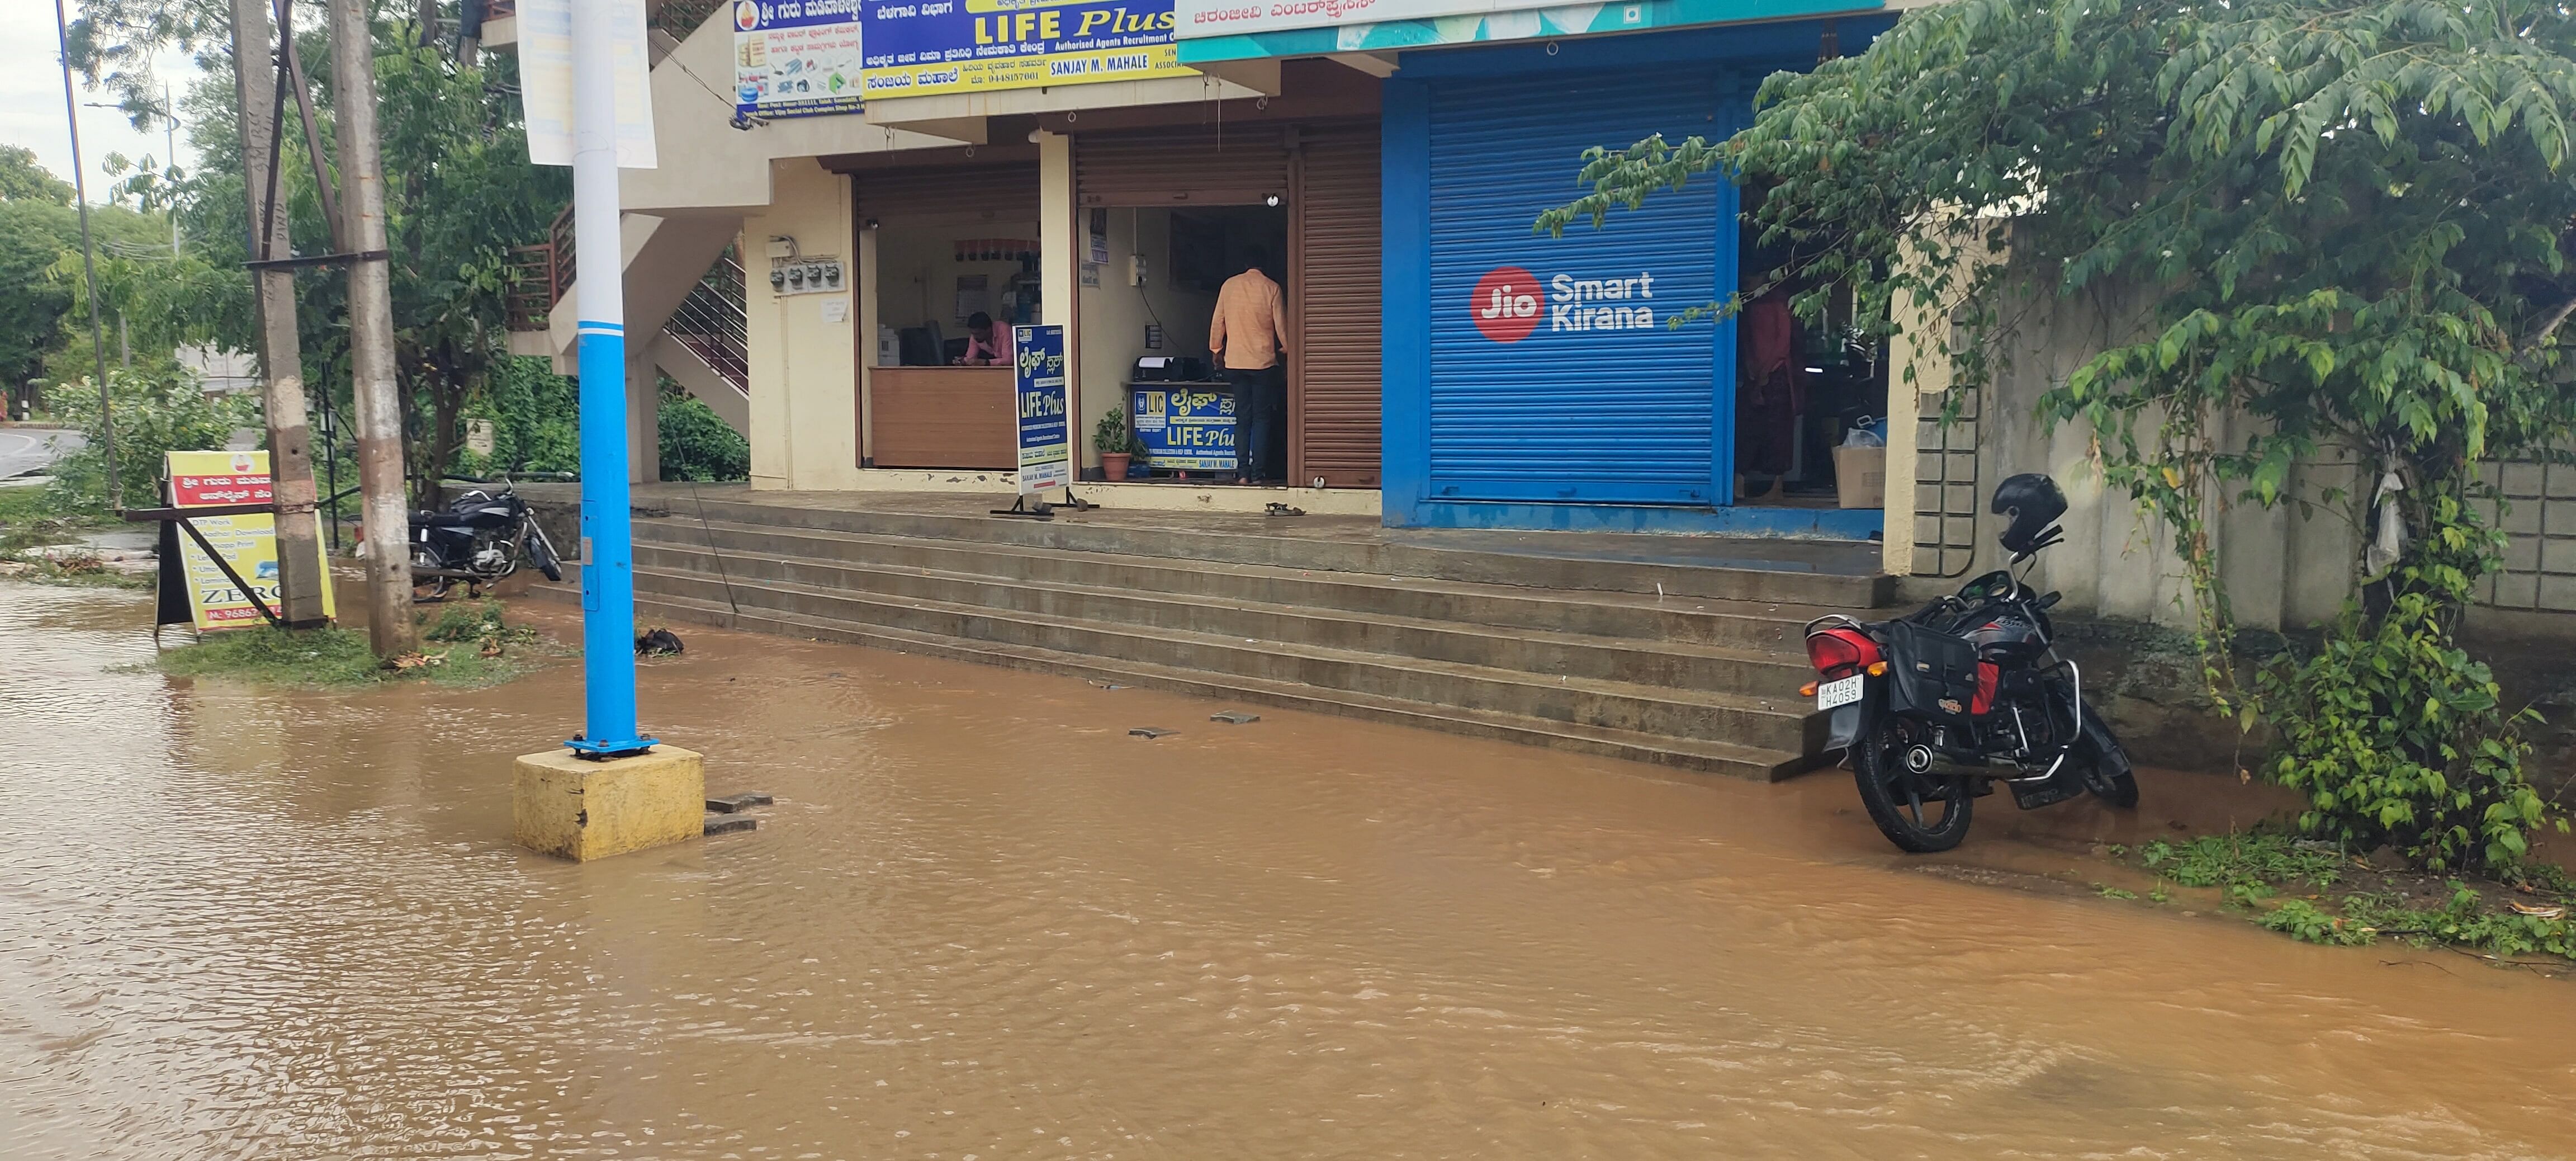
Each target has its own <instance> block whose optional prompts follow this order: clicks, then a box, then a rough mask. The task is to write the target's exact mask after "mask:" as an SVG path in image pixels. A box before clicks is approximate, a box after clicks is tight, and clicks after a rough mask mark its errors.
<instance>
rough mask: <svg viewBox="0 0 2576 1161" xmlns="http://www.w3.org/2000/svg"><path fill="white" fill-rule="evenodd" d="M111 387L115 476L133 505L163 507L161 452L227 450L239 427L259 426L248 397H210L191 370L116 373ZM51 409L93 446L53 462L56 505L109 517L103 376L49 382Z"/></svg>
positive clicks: (112, 373)
mask: <svg viewBox="0 0 2576 1161" xmlns="http://www.w3.org/2000/svg"><path fill="white" fill-rule="evenodd" d="M107 384H108V397H109V402H110V403H111V404H112V405H113V406H114V408H115V420H116V425H115V439H116V474H117V476H118V477H119V478H120V479H122V480H123V482H124V484H125V503H126V505H127V506H128V507H136V508H141V507H151V506H155V505H157V504H159V502H160V494H161V490H160V479H161V469H162V453H164V452H173V451H217V450H221V449H222V448H223V446H224V444H225V443H226V442H227V441H229V440H230V439H231V438H232V435H233V432H234V431H236V430H238V429H241V428H245V427H253V426H256V425H257V424H258V423H259V410H258V406H257V405H256V404H255V403H254V402H253V401H252V400H251V398H250V397H249V396H246V395H208V394H206V393H205V392H204V391H203V390H201V389H199V387H198V384H197V379H196V377H195V376H194V375H191V374H189V373H187V372H185V371H147V370H144V369H143V368H140V367H138V368H135V369H133V370H130V371H127V370H110V371H109V372H108V373H107ZM45 406H46V407H47V408H48V409H50V410H51V411H52V412H53V413H54V414H55V415H57V416H59V417H61V418H62V420H63V421H64V422H65V423H67V424H69V425H71V426H73V427H76V428H79V429H80V432H81V434H82V435H85V436H87V437H89V446H87V447H84V448H82V449H81V450H79V451H76V452H73V453H72V454H70V455H68V456H65V457H63V458H62V459H61V460H58V461H56V462H55V464H54V468H53V475H54V483H53V490H54V501H55V503H56V504H57V506H58V507H59V508H60V509H61V510H62V511H64V512H66V513H69V514H74V515H91V516H97V515H102V514H104V513H105V512H106V511H107V508H108V500H109V496H108V487H107V449H106V434H107V431H106V429H107V424H106V423H105V422H104V421H103V420H102V417H101V415H100V413H99V407H98V382H97V380H96V379H81V380H79V381H77V382H69V383H56V384H53V385H51V386H48V387H47V388H46V389H45Z"/></svg>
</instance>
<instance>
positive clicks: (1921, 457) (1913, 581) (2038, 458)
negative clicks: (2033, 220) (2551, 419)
mask: <svg viewBox="0 0 2576 1161" xmlns="http://www.w3.org/2000/svg"><path fill="white" fill-rule="evenodd" d="M2151 305H2152V304H2151V302H2150V301H2149V300H2148V299H2147V297H2146V296H2145V294H2144V293H2142V292H2092V293H2087V294H2084V295H2080V296H2077V297H2074V298H2061V297H2059V296H2058V295H2057V294H2056V293H2055V292H2054V289H2053V288H2051V287H2044V286H2042V287H2023V288H2022V289H2021V291H2020V292H2019V293H2018V294H2015V295H2013V296H2012V297H2011V299H2010V302H2009V305H2008V306H2007V307H2006V308H2005V317H2004V322H2003V326H2002V328H2001V330H2000V332H1999V333H1998V335H1997V336H1996V346H1995V347H1994V348H1993V349H1992V351H1991V355H1992V356H1994V357H1999V358H2000V359H2001V360H2002V361H2003V362H2002V365H2001V367H2000V369H1999V371H1998V372H1997V374H1996V375H1995V379H1994V382H1992V383H1989V384H1987V385H1986V386H1985V387H1984V388H1983V390H1982V391H1980V392H1978V393H1977V395H1976V396H1975V397H1973V398H1968V399H1964V400H1962V401H1961V402H1962V406H1961V408H1960V411H1961V413H1962V415H1963V416H1965V417H1966V419H1965V422H1963V423H1960V424H1958V425H1955V426H1953V427H1951V428H1949V429H1948V431H1947V432H1946V433H1945V432H1944V429H1943V426H1942V424H1941V423H1940V422H1939V421H1938V419H1937V418H1932V417H1934V416H1937V415H1938V414H1939V411H1940V407H1941V404H1942V397H1941V394H1940V392H1941V391H1942V390H1946V389H1948V388H1949V386H1950V384H1949V381H1948V368H1947V365H1946V360H1945V359H1941V358H1930V359H1923V360H1921V361H1920V362H1918V363H1917V368H1918V372H1917V384H1918V389H1929V390H1928V391H1927V393H1926V394H1923V395H1922V396H1921V397H1920V399H1921V403H1922V414H1923V415H1924V416H1926V418H1924V419H1922V420H1920V421H1919V422H1918V423H1917V424H1915V426H1914V429H1913V431H1912V433H1911V434H1912V437H1913V438H1912V439H1911V440H1910V441H1904V442H1907V443H1909V444H1911V445H1912V446H1909V447H1907V448H1906V449H1905V450H1904V452H1903V453H1900V452H1899V451H1898V450H1897V449H1896V448H1894V447H1891V449H1890V452H1889V464H1888V478H1889V480H1890V481H1891V483H1892V482H1893V481H1896V480H1901V479H1905V478H1907V476H1906V475H1900V474H1899V465H1900V463H1901V462H1906V461H1910V462H1911V463H1912V468H1911V471H1910V475H1911V478H1912V479H1913V480H1914V481H1915V485H1914V488H1913V493H1914V498H1913V502H1914V506H1915V507H1914V511H1913V512H1906V511H1903V510H1900V509H1897V508H1891V509H1890V511H1889V513H1888V528H1889V530H1890V537H1889V539H1890V541H1891V544H1890V545H1889V548H1888V553H1887V556H1888V562H1889V571H1890V572H1893V573H1896V575H1898V576H1900V577H1907V578H1910V579H1909V581H1908V583H1907V585H1906V595H1907V596H1908V597H1909V598H1913V599H1921V598H1924V597H1928V596H1930V595H1933V594H1935V593H1940V592H1947V591H1949V590H1950V589H1952V588H1954V587H1956V585H1957V584H1958V582H1959V581H1960V579H1961V578H1964V577H1968V576H1974V575H1976V574H1978V573H1981V572H1984V571H1986V570H1989V569H1995V568H2002V567H2004V566H2005V564H2006V554H2005V553H2004V552H2003V550H2002V549H2001V547H1999V546H1998V545H1997V544H1996V543H1995V541H1994V537H1995V535H1996V533H1997V532H1998V531H2000V529H2001V524H2000V522H1999V519H1998V518H1997V517H1995V516H1993V515H1991V514H1989V513H1988V512H1987V511H1986V508H1987V505H1988V504H1989V503H1990V502H1991V500H1992V497H1993V494H1994V490H1995V486H1996V485H1997V484H1998V483H2000V482H2002V481H2003V480H2004V479H2005V478H2006V477H2008V476H2012V475H2016V474H2019V473H2022V472H2044V473H2047V474H2048V475H2050V476H2052V477H2054V478H2055V479H2056V480H2057V483H2058V486H2059V487H2060V488H2061V489H2063V490H2064V491H2065V493H2066V498H2067V503H2068V510H2067V513H2066V516H2065V518H2064V519H2063V520H2062V521H2061V522H2060V523H2061V524H2062V525H2063V526H2064V528H2065V530H2066V540H2065V543H2063V544H2060V545H2058V546H2056V547H2054V548H2051V549H2049V550H2047V551H2046V552H2044V553H2042V554H2041V556H2040V558H2039V560H2038V562H2037V564H2036V566H2035V567H2034V568H2033V570H2032V571H2031V573H2030V582H2031V583H2032V584H2033V585H2035V586H2037V587H2039V588H2041V589H2042V590H2047V589H2056V590H2059V591H2060V592H2063V593H2064V594H2065V599H2064V603H2063V605H2062V606H2061V607H2062V608H2064V609H2065V610H2067V611H2069V612H2072V613H2077V614H2082V615H2087V616H2101V617H2115V618H2121V619H2125V620H2135V621H2147V622H2153V623H2157V624H2163V625H2171V626H2175V627H2181V628H2189V627H2191V626H2193V625H2195V624H2196V623H2197V622H2198V619H2199V613H2198V609H2197V606H2196V604H2195V601H2194V598H2193V595H2192V593H2191V586H2190V582H2189V579H2188V576H2187V575H2186V573H2185V570H2184V567H2183V564H2182V559H2181V557H2180V556H2179V555H2178V554H2177V553H2176V552H2175V551H2174V548H2173V536H2172V533H2171V531H2170V530H2169V529H2168V528H2167V526H2166V525H2165V523H2164V522H2163V521H2162V520H2161V519H2160V518H2157V517H2155V516H2153V515H2151V514H2147V513H2143V512H2141V511H2140V510H2139V509H2138V507H2137V505H2136V503H2135V501H2133V500H2131V499H2130V498H2129V494H2128V491H2127V489H2125V488H2121V487H2114V486H2111V485H2109V484H2108V482H2107V481H2106V480H2105V478H2104V476H2103V473H2102V471H2101V467H2100V462H2099V458H2098V455H2097V453H2096V450H2095V443H2094V437H2093V432H2092V430H2091V429H2090V427H2089V426H2087V425H2085V424H2083V423H2081V422H2069V423H2052V422H2051V421H2049V420H2047V419H2046V418H2044V417H2043V416H2042V415H2041V414H2040V410H2039V404H2040V400H2041V398H2042V397H2043V396H2044V395H2046V393H2047V392H2049V391H2050V390H2052V389H2054V388H2056V387H2057V386H2059V385H2061V384H2064V383H2065V382H2066V381H2067V379H2068V377H2069V376H2071V375H2072V374H2073V373H2074V371H2075V369H2076V368H2077V367H2079V366H2081V365H2083V363H2084V362H2085V361H2086V360H2088V359H2090V358H2091V357H2092V356H2093V355H2094V354H2095V353H2097V352H2099V351H2101V350H2103V349H2104V348H2105V347H2108V346H2111V345H2113V344H2116V343H2123V342H2129V341H2133V339H2134V337H2135V336H2136V335H2137V334H2139V333H2140V331H2141V328H2143V327H2144V326H2145V325H2146V324H2147V322H2148V319H2149V310H2150V308H2151ZM1937 325H1938V326H1939V327H1940V328H1941V329H1944V330H1946V325H1947V320H1946V319H1943V320H1942V321H1941V322H1940V323H1939V324H1937ZM1923 329H1924V331H1925V332H1927V333H1928V332H1929V331H1931V330H1932V329H1933V327H1932V326H1929V325H1927V326H1926V327H1924V328H1923ZM1909 346H1910V347H1911V348H1912V353H1914V354H1916V355H1921V354H1924V353H1927V352H1928V351H1929V349H1930V344H1929V343H1928V342H1925V341H1924V340H1922V339H1920V338H1914V339H1911V340H1910V342H1909V343H1907V344H1899V345H1898V346H1897V348H1896V349H1897V350H1898V351H1904V350H1906V349H1907V347H1909ZM1902 365H1903V364H1901V363H1900V364H1894V366H1897V367H1900V368H1901V367H1902ZM1899 374H1900V375H1901V371H1900V373H1899ZM1892 377H1895V376H1892ZM1900 390H1901V388H1900ZM2148 434H2149V433H2144V432H2142V433H2141V439H2142V440H2143V439H2145V438H2147V437H2148ZM1945 439H1946V440H1947V441H1948V443H1949V445H1950V446H1952V447H1957V448H1962V449H1965V450H1962V451H1961V452H1959V453H1957V454H1951V455H1940V454H1936V453H1935V451H1934V450H1933V449H1935V448H1937V447H1938V446H1939V445H1940V444H1941V443H1942V441H1944V440H1945ZM1895 442H1898V441H1895V440H1891V443H1892V444H1893V443H1895ZM2294 486H2295V488H2296V489H2297V490H2299V491H2300V492H2301V493H2302V494H2303V495H2305V496H2306V497H2307V498H2309V499H2311V500H2316V499H2319V498H2321V497H2322V495H2323V494H2324V492H2325V491H2326V490H2327V489H2329V488H2338V487H2340V488H2346V489H2349V488H2350V487H2351V486H2352V473H2351V471H2350V469H2348V468H2341V467H2338V466H2336V465H2333V464H2316V465H2312V466H2309V467H2307V468H2304V469H2302V470H2301V471H2300V473H2299V474H2298V476H2297V477H2296V479H2295V481H2294ZM1890 493H1891V495H1890V501H1891V503H1902V502H1903V500H1902V496H1903V492H1902V491H1900V490H1899V489H1897V488H1895V487H1893V486H1891V488H1890ZM1943 511H1947V512H1950V513H1953V514H1958V513H1969V514H1972V515H1968V516H1959V515H1953V516H1952V517H1950V518H1947V519H1944V518H1940V517H1936V516H1928V515H1917V513H1935V512H1943ZM2214 516H2215V519H2214V521H2213V534H2214V538H2215V541H2216V543H2217V545H2218V549H2219V553H2220V556H2221V573H2220V580H2221V583H2222V585H2223V586H2224V588H2225V590H2226V592H2227V596H2228V600H2229V602H2230V604H2231V606H2232V608H2233V611H2234V613H2235V617H2236V621H2237V623H2238V624H2239V625H2240V626H2243V627H2245V628H2252V629H2298V628H2304V627H2306V626H2308V625H2311V624H2314V623H2315V622H2317V621H2320V620H2323V619H2326V618H2328V617H2331V616H2333V615H2334V613H2335V611H2336V609H2337V608H2338V607H2340V605H2341V604H2342V602H2343V600H2344V597H2345V594H2346V593H2347V592H2348V591H2349V589H2350V582H2351V579H2352V568H2353V561H2354V560H2355V559H2356V557H2357V553H2358V551H2359V542H2358V540H2357V539H2356V537H2355V536H2354V533H2353V531H2352V528H2351V525H2350V524H2349V523H2348V522H2347V520H2346V518H2345V512H2344V510H2343V509H2342V508H2341V507H2340V506H2322V505H2321V506H2318V507H2316V508H2315V509H2314V510H2313V512H2312V513H2303V512H2302V511H2301V510H2300V508H2299V507H2298V506H2297V505H2294V504H2293V505H2283V506H2280V507H2275V508H2264V507H2261V506H2259V505H2253V504H2231V505H2228V506H2227V507H2225V508H2224V509H2223V510H2220V511H2218V512H2216V513H2214ZM1909 524H1910V525H1911V526H1912V528H1913V532H1914V534H1913V536H1912V537H1911V538H1910V539H1911V540H1912V541H1913V543H1911V544H1909V545H1907V546H1905V547H1904V548H1903V549H1902V550H1900V549H1899V548H1898V547H1897V546H1896V545H1895V544H1894V543H1893V541H1894V540H1895V539H1897V536H1896V533H1897V532H1898V530H1900V529H1904V528H1906V527H1907V526H1908V525H1909ZM1900 564H1902V566H1903V567H1902V568H1900V567H1899V566H1900Z"/></svg>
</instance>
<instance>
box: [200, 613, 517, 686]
mask: <svg viewBox="0 0 2576 1161" xmlns="http://www.w3.org/2000/svg"><path fill="white" fill-rule="evenodd" d="M423 619H424V620H426V621H427V624H426V625H425V626H424V627H423V629H422V632H421V646H422V648H421V651H420V652H418V653H415V654H412V655H411V656H409V657H401V658H396V659H395V660H393V661H392V662H389V663H388V662H379V661H378V660H376V655H375V653H374V652H373V651H372V650H370V649H369V648H368V646H367V635H366V634H364V633H361V632H358V631H355V630H351V629H342V628H338V627H332V628H326V629H306V630H301V631H289V630H285V629H277V628H271V627H269V626H266V625H262V626H259V627H257V628H252V629H227V630H225V631H223V632H220V633H209V634H207V635H205V637H204V638H202V639H201V640H199V641H198V642H197V643H196V644H194V645H187V646H182V647H180V648H177V649H171V650H166V651H164V652H163V653H162V654H161V657H160V665H161V671H162V672H164V673H168V674H172V675H175V676H179V677H209V678H221V679H226V680H233V681H245V682H251V683H254V684H260V685H285V686H298V687H304V688H322V689H348V688H359V687H366V686H374V685H384V684H388V683H393V682H404V681H428V682H431V683H433V684H437V685H445V686H457V687H464V688H473V687H478V686H486V685H498V684H500V683H502V682H505V681H509V680H511V679H512V678H515V677H518V676H519V675H521V674H523V673H526V672H528V671H529V670H532V669H535V668H538V667H540V666H542V665H544V664H545V663H546V662H547V661H549V660H551V659H553V658H554V657H555V656H557V655H558V653H559V651H558V650H556V649H555V648H553V647H552V646H551V645H549V644H548V643H547V642H546V641H545V640H544V639H543V638H542V637H540V636H539V635H538V634H537V631H536V630H535V629H532V628H530V627H528V626H525V625H512V624H510V623H509V622H508V621H506V620H505V619H504V618H503V616H502V610H501V605H500V602H498V601H477V602H470V603H467V602H461V603H457V604H451V605H447V606H444V607H442V608H440V609H439V610H438V611H437V612H436V614H435V615H434V616H428V617H424V618H423Z"/></svg>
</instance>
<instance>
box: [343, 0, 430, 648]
mask: <svg viewBox="0 0 2576 1161" xmlns="http://www.w3.org/2000/svg"><path fill="white" fill-rule="evenodd" d="M372 8H373V5H371V4H369V3H368V2H367V0H331V80H332V84H333V88H334V96H335V97H336V98H337V100H336V102H335V108H336V111H337V114H338V116H337V118H336V120H335V128H337V129H338V131H339V138H340V184H341V186H342V187H343V188H342V189H341V191H340V192H341V197H340V214H341V219H340V220H341V222H342V229H341V230H340V240H341V244H342V245H344V246H347V247H349V252H348V253H347V254H346V257H347V259H348V262H349V362H350V365H351V368H352V370H353V372H354V379H355V386H356V390H355V393H354V394H355V400H356V403H357V407H356V411H357V413H358V415H357V419H358V490H359V494H360V496H361V498H362V502H361V508H360V510H361V511H362V512H363V513H364V514H365V515H364V517H363V519H364V521H365V530H366V535H365V539H364V543H365V545H366V554H367V640H368V643H369V644H371V645H373V646H374V647H375V651H376V656H378V657H380V658H384V659H386V660H389V661H390V660H392V659H394V658H397V657H402V656H405V655H408V654H412V653H417V652H419V651H420V633H419V630H417V629H415V628H414V627H413V626H412V623H411V592H412V590H411V549H410V545H409V540H410V537H411V504H410V502H409V500H408V499H407V497H406V496H405V493H404V481H403V446H402V397H401V396H400V395H399V394H398V392H397V387H396V383H395V379H394V304H393V271H392V269H391V268H390V267H389V266H388V265H387V263H386V254H385V162H384V155H383V153H382V152H381V150H380V148H379V147H378V144H377V141H376V42H375V29H374V27H373V23H372V22H371V21H370V20H369V19H368V13H369V11H370V9H372Z"/></svg>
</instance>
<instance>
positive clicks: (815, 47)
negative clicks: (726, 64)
mask: <svg viewBox="0 0 2576 1161" xmlns="http://www.w3.org/2000/svg"><path fill="white" fill-rule="evenodd" d="M864 7H865V4H864V0H734V5H733V81H734V94H733V96H734V106H733V107H734V111H735V112H736V113H740V114H742V115H744V116H751V117H765V118H773V119H774V118H779V117H820V116H825V115H828V114H833V113H856V112H858V111H859V103H860V101H859V62H860V59H861V54H860V51H859V14H860V11H861V9H862V8H864Z"/></svg>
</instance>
